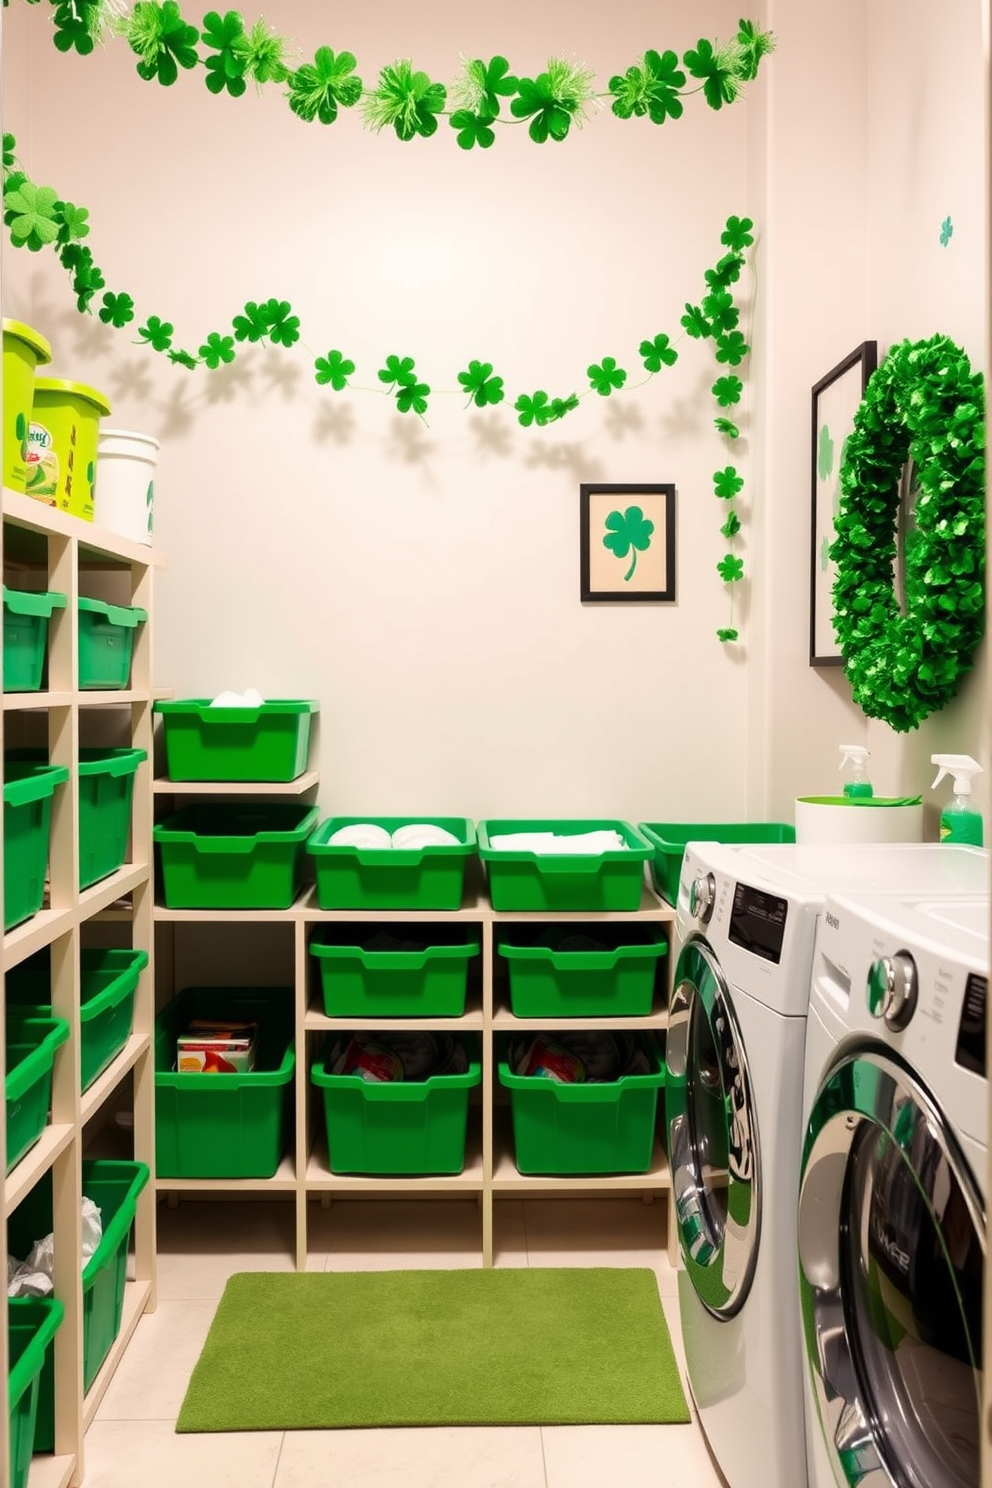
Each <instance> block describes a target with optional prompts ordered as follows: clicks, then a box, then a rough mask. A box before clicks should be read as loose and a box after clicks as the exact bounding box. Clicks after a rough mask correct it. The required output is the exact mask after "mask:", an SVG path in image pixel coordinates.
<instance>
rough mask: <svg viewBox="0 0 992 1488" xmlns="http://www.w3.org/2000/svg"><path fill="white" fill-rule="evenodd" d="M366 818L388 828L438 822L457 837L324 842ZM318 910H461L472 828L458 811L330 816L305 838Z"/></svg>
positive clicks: (471, 849)
mask: <svg viewBox="0 0 992 1488" xmlns="http://www.w3.org/2000/svg"><path fill="white" fill-rule="evenodd" d="M365 823H368V824H369V825H371V826H376V827H382V828H383V830H384V831H386V832H389V833H393V832H395V831H397V830H398V828H400V827H406V826H411V825H413V824H414V823H418V824H423V825H425V826H432V827H442V828H443V829H444V830H445V831H446V832H450V833H451V835H452V836H453V837H455V838H456V839H457V840H456V841H455V842H453V843H449V844H446V845H443V846H430V847H419V848H392V847H381V848H380V847H376V848H368V847H354V846H352V845H350V844H347V845H346V844H338V843H332V842H331V841H329V839H330V838H331V837H333V836H334V834H335V833H336V832H337V831H338V830H339V829H340V828H341V827H352V826H357V825H359V824H365ZM307 852H308V853H310V854H311V856H312V857H313V859H314V872H315V874H316V878H317V904H318V906H319V908H320V909H426V910H449V909H461V906H462V895H463V893H464V886H465V872H466V868H467V866H468V864H469V862H470V860H471V859H472V858H474V856H475V852H476V839H475V827H474V825H473V823H472V822H471V821H469V820H468V819H467V818H466V817H463V816H333V817H331V818H330V819H329V820H327V821H323V822H321V824H320V826H319V827H318V829H317V831H316V832H314V834H313V836H312V837H311V839H310V841H309V842H308V843H307Z"/></svg>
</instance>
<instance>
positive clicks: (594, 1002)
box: [496, 923, 668, 1018]
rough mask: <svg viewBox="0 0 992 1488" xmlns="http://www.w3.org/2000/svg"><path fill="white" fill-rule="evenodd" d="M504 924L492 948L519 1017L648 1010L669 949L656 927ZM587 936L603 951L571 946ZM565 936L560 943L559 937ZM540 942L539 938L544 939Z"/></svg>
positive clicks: (624, 1013) (605, 1014) (621, 1014)
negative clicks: (552, 928) (550, 941)
mask: <svg viewBox="0 0 992 1488" xmlns="http://www.w3.org/2000/svg"><path fill="white" fill-rule="evenodd" d="M553 934H554V936H555V938H556V940H555V943H553V944H550V945H549V944H547V939H548V936H549V932H548V927H547V926H542V927H541V928H540V929H535V928H534V927H533V926H530V925H513V926H507V928H506V929H505V930H498V931H497V945H496V949H497V952H498V954H499V955H500V956H502V957H503V958H504V960H505V961H506V963H507V972H508V978H509V983H510V1009H511V1011H512V1012H513V1014H514V1016H515V1017H517V1018H576V1017H578V1018H582V1017H586V1018H594V1017H611V1016H615V1017H643V1016H646V1015H647V1014H648V1013H650V1011H651V1006H652V1002H653V999H654V985H655V976H656V973H657V971H658V968H659V966H660V965H661V964H662V962H663V959H664V957H665V955H666V953H667V950H668V940H667V938H666V936H665V932H664V931H663V930H662V929H661V928H660V927H658V928H654V927H649V926H642V925H622V926H615V927H609V926H606V925H603V924H598V925H595V924H594V925H588V926H586V925H575V924H571V923H570V924H568V925H567V926H559V927H558V929H557V930H556V931H555V932H553ZM582 935H584V936H588V937H590V938H593V939H595V940H597V941H599V942H601V943H602V946H603V948H602V950H598V949H593V948H591V947H590V948H588V949H586V948H582V949H574V948H569V946H568V940H569V938H571V937H575V936H582ZM562 941H564V946H563V945H562V944H560V943H559V942H562ZM542 942H543V943H542Z"/></svg>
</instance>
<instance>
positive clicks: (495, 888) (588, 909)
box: [478, 820, 651, 914]
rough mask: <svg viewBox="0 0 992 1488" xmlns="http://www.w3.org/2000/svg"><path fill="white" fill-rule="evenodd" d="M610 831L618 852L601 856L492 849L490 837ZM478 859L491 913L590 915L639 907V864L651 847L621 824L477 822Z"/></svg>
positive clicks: (565, 849) (641, 872) (641, 866)
mask: <svg viewBox="0 0 992 1488" xmlns="http://www.w3.org/2000/svg"><path fill="white" fill-rule="evenodd" d="M604 831H606V832H615V833H617V835H618V836H619V837H620V838H621V840H622V841H623V843H624V846H623V847H617V848H607V849H606V850H605V851H603V852H598V853H589V852H583V851H577V852H569V851H568V847H567V843H566V844H565V845H564V846H563V847H562V850H561V851H560V852H553V853H545V852H535V851H533V850H531V849H529V848H518V847H513V846H511V847H503V846H499V845H496V846H494V845H493V838H494V837H496V838H499V837H501V836H510V835H514V834H516V833H518V832H526V833H531V832H553V833H554V834H555V835H556V836H560V837H569V836H576V837H577V836H582V835H584V834H585V833H587V832H604ZM478 832H479V857H480V858H481V859H482V861H483V864H484V865H485V869H486V876H487V878H488V880H489V899H490V902H491V903H492V906H493V909H495V910H500V911H503V912H512V911H517V910H524V911H534V912H536V913H543V914H565V913H580V914H593V913H603V912H607V911H610V910H612V911H615V912H624V911H627V910H636V909H639V908H640V905H641V891H642V888H643V884H644V864H645V862H646V861H647V859H648V858H650V856H651V844H650V843H649V842H647V841H646V839H645V838H644V837H642V836H641V835H640V833H639V832H638V831H636V830H635V828H634V827H632V826H631V825H630V823H629V822H625V821H612V820H611V821H602V820H596V821H492V820H490V821H482V822H480V823H479V827H478Z"/></svg>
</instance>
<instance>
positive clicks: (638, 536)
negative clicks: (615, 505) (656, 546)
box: [603, 506, 654, 584]
mask: <svg viewBox="0 0 992 1488" xmlns="http://www.w3.org/2000/svg"><path fill="white" fill-rule="evenodd" d="M604 526H605V527H606V528H608V531H607V532H606V533H605V534H604V536H603V547H604V548H609V549H610V551H611V552H613V553H615V554H616V556H617V557H618V558H626V556H627V554H628V553H633V557H632V559H631V564H630V567H629V568H628V570H627V572H626V573H625V574H624V576H623V580H624V583H625V584H627V583H629V582H630V580H631V579H632V578H633V577H634V570H635V568H636V567H637V554H638V553H639V552H641V553H646V552H647V550H648V548H649V547H650V546H651V534H652V533H653V532H654V523H653V522H652V521H651V520H650V518H649V517H646V516H645V515H644V512H643V511H642V509H641V508H640V507H639V506H628V507H627V510H626V511H624V512H618V511H612V512H610V514H609V516H608V517H607V518H606V521H605V523H604Z"/></svg>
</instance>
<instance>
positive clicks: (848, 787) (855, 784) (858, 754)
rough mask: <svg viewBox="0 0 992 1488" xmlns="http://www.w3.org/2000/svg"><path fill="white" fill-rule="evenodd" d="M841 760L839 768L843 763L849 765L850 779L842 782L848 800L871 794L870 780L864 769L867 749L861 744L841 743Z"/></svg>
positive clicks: (863, 798)
mask: <svg viewBox="0 0 992 1488" xmlns="http://www.w3.org/2000/svg"><path fill="white" fill-rule="evenodd" d="M840 752H841V761H840V768H841V769H842V770H843V769H844V767H845V765H847V764H850V766H851V779H850V780H846V781H845V782H844V794H845V796H847V797H848V799H849V800H852V801H858V800H866V799H867V798H868V797H869V796H873V795H874V794H875V792H874V791H873V790H872V787H871V781H870V780H869V779H868V774H867V771H866V769H865V762H866V760H867V759H868V758H869V754H868V750H867V749H865V747H864V745H863V744H842V745H841V746H840Z"/></svg>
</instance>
